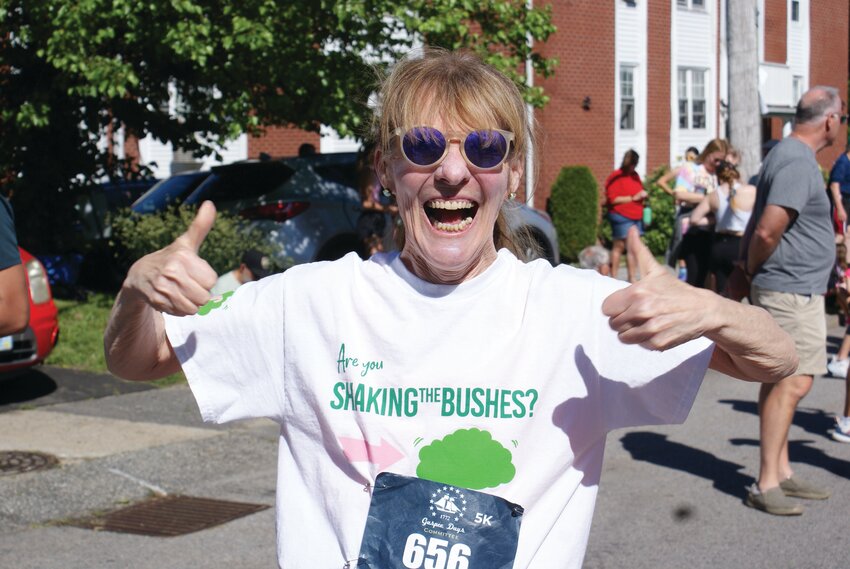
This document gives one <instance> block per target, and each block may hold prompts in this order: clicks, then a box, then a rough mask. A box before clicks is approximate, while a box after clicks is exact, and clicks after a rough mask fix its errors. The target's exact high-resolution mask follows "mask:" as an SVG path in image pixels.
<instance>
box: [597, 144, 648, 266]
mask: <svg viewBox="0 0 850 569" xmlns="http://www.w3.org/2000/svg"><path fill="white" fill-rule="evenodd" d="M638 160H640V156H639V155H638V153H637V152H635V151H634V150H631V149H630V150H627V151H626V153H625V154H624V155H623V163H622V164H621V165H620V168H619V169H617V170H614V171H613V172H611V175H610V176H608V179H607V180H605V197H606V200H607V204H608V221H609V222H611V230H612V231H611V233H612V239H613V241H614V243H613V245H612V247H611V276H616V275H617V269H618V268H619V267H620V256H621V255H622V254H623V251H625V252H626V270H627V271H628V277H629V282H630V283H633V282H635V267H636V266H637V259H636V257H635V255H634V252H632V251H628V250H626V236H627V235H628V233H629V228H630V227H631V226H633V225H634V226H637V228H638V231H639V232H640V234H641V235H643V202H644V201H645V200H646V196H647V194H646V190H644V189H643V182H641V180H640V176H639V175H638V173H637V172H636V171H635V168H637V165H638Z"/></svg>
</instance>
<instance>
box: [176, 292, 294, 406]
mask: <svg viewBox="0 0 850 569" xmlns="http://www.w3.org/2000/svg"><path fill="white" fill-rule="evenodd" d="M284 282H285V276H284V275H275V276H271V277H268V278H265V279H262V280H260V281H256V282H250V283H246V284H244V285H242V286H241V287H239V288H238V289H237V290H236V291H235V292H228V293H225V294H224V295H222V296H220V297H215V298H213V299H212V300H211V301H210V302H209V303H207V304H206V305H204V306H203V307H202V308H201V309H200V310H199V311H198V313H197V314H195V315H193V316H184V317H176V316H169V315H164V316H165V327H166V333H167V335H168V340H169V341H170V342H171V346H172V347H173V349H174V353H175V354H176V355H177V359H178V360H179V361H180V365H181V366H182V368H183V371H184V373H185V374H186V378H187V379H188V380H189V386H190V387H191V389H192V393H193V394H194V395H195V399H196V400H197V402H198V407H199V408H200V411H201V416H202V417H203V419H204V421H209V422H215V423H225V422H228V421H233V420H237V419H250V418H258V417H266V418H270V419H273V420H275V421H278V422H281V421H282V420H283V398H284V377H283V369H284V366H283V364H284V362H283V354H284V350H283V348H284V346H283V337H284V335H283V312H284V309H283V288H284Z"/></svg>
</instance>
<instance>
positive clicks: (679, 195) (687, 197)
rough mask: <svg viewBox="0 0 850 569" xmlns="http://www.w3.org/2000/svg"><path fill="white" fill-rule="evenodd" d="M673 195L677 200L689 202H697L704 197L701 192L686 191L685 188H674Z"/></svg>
mask: <svg viewBox="0 0 850 569" xmlns="http://www.w3.org/2000/svg"><path fill="white" fill-rule="evenodd" d="M673 197H675V198H676V200H677V201H680V202H685V203H689V204H698V203H700V202H701V201H702V200H703V199H705V196H704V195H702V194H698V193H695V192H688V191H686V190H676V192H675V193H674V195H673Z"/></svg>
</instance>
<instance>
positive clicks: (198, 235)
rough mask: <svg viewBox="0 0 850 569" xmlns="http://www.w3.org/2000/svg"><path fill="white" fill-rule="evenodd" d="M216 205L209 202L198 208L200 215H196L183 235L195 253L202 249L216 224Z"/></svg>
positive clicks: (185, 241)
mask: <svg viewBox="0 0 850 569" xmlns="http://www.w3.org/2000/svg"><path fill="white" fill-rule="evenodd" d="M215 216H216V212H215V204H213V203H212V202H211V201H209V200H207V201H205V202H204V203H202V204H201V207H199V208H198V213H197V214H195V219H193V220H192V223H191V224H190V225H189V228H188V229H186V233H184V234H183V241H184V243H185V244H186V245H188V246H189V247H191V248H192V249H194V250H195V253H197V252H198V250H199V249H200V248H201V244H202V243H203V242H204V239H206V237H207V234H208V233H209V232H210V229H212V226H213V224H214V223H215Z"/></svg>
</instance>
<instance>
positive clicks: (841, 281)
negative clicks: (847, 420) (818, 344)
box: [826, 242, 850, 442]
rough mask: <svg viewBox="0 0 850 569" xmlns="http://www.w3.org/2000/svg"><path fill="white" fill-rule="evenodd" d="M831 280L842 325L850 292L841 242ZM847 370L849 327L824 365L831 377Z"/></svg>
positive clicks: (846, 320)
mask: <svg viewBox="0 0 850 569" xmlns="http://www.w3.org/2000/svg"><path fill="white" fill-rule="evenodd" d="M831 280H833V281H834V282H835V299H836V301H837V302H838V307H839V310H840V312H839V319H840V320H841V321H842V322H843V323H848V319H847V316H848V306H847V296H848V292H850V268H848V264H847V246H846V245H845V244H844V243H843V242H839V243H837V244H836V245H835V272H834V274H833V276H832V279H831ZM848 368H850V325H848V326H847V329H846V330H845V332H844V338H843V339H842V340H841V347H839V348H838V353H836V354H835V355H834V356H832V357H831V358H830V360H829V363H827V364H826V369H827V371H829V374H830V375H832V376H833V377H841V378H843V377H847V370H848ZM848 442H850V441H848Z"/></svg>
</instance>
